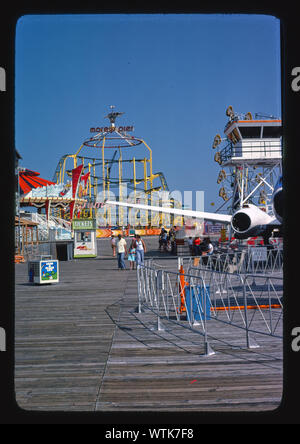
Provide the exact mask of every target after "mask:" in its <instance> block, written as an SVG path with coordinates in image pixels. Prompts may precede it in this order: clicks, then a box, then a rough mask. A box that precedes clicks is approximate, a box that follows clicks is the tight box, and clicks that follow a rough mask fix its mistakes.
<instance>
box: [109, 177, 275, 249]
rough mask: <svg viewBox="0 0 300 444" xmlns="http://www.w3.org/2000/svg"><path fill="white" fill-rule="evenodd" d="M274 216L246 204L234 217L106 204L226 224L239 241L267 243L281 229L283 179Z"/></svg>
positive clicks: (135, 205) (129, 204)
mask: <svg viewBox="0 0 300 444" xmlns="http://www.w3.org/2000/svg"><path fill="white" fill-rule="evenodd" d="M272 203H273V211H274V215H275V217H274V216H270V215H269V214H267V213H266V212H265V211H262V210H261V209H259V208H258V207H257V206H256V205H253V204H250V203H249V204H245V205H243V207H242V208H240V209H239V210H237V211H236V212H235V213H234V214H233V215H229V214H218V213H207V212H205V211H194V210H183V209H178V208H165V207H160V206H152V205H143V204H134V203H128V202H118V201H110V200H106V201H105V202H104V204H109V205H118V206H122V207H130V208H138V209H140V210H150V211H157V212H160V213H167V214H176V215H181V216H188V217H195V218H198V219H205V220H210V221H214V222H221V223H224V224H231V227H232V230H233V234H234V237H235V238H237V239H247V238H249V237H252V236H263V237H264V239H265V243H267V240H268V238H269V237H270V236H271V233H272V231H273V230H274V228H280V226H281V224H282V213H283V195H282V178H281V177H280V179H279V181H278V182H277V184H276V186H275V188H274V192H273V196H272Z"/></svg>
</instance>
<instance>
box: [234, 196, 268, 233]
mask: <svg viewBox="0 0 300 444" xmlns="http://www.w3.org/2000/svg"><path fill="white" fill-rule="evenodd" d="M273 219H274V218H272V217H271V216H269V215H268V214H267V213H265V212H264V211H262V210H260V209H259V208H257V207H256V206H255V205H253V204H248V205H245V206H244V207H243V208H241V209H240V210H238V211H237V212H236V213H235V214H234V215H233V216H232V220H231V226H232V228H233V231H234V236H235V237H236V238H237V239H247V238H248V237H251V236H259V235H260V234H262V233H263V232H264V230H265V226H266V225H267V224H269V223H270V222H271V221H272V220H273Z"/></svg>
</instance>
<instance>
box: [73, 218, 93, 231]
mask: <svg viewBox="0 0 300 444" xmlns="http://www.w3.org/2000/svg"><path fill="white" fill-rule="evenodd" d="M72 229H73V230H95V229H96V220H95V219H73V220H72Z"/></svg>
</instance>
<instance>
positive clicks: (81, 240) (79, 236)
mask: <svg viewBox="0 0 300 444" xmlns="http://www.w3.org/2000/svg"><path fill="white" fill-rule="evenodd" d="M72 229H73V230H74V258H75V259H76V258H82V257H97V240H96V219H73V221H72Z"/></svg>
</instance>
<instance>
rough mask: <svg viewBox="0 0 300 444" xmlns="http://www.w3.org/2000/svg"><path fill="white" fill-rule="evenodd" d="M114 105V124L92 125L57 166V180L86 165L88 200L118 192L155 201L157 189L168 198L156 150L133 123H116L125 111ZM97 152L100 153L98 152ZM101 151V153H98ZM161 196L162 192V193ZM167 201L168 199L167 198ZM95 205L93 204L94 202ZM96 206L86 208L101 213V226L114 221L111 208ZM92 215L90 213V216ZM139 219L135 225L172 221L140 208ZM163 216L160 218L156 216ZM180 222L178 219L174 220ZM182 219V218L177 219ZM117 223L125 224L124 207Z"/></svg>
mask: <svg viewBox="0 0 300 444" xmlns="http://www.w3.org/2000/svg"><path fill="white" fill-rule="evenodd" d="M114 108H115V107H114V106H110V109H111V111H110V113H109V114H108V115H107V116H105V117H106V118H108V119H109V121H110V125H109V126H103V127H93V128H90V133H92V137H90V138H88V139H86V140H85V141H83V143H82V144H81V145H80V147H79V149H78V150H77V151H76V152H75V153H74V154H64V155H63V156H62V157H61V158H60V160H59V162H58V164H57V167H56V169H55V172H54V175H53V179H52V180H53V182H55V183H57V184H58V183H65V182H68V180H70V179H71V176H72V169H74V168H76V167H77V166H78V165H83V173H82V174H86V173H90V174H89V177H88V195H87V197H88V201H89V203H92V204H93V203H95V202H97V201H102V202H103V201H104V200H105V199H107V198H110V199H111V198H112V196H118V198H119V200H121V201H122V200H125V199H128V198H129V199H133V201H134V202H136V201H139V200H140V199H141V198H143V199H144V202H145V199H146V200H147V203H148V202H149V203H150V202H152V200H153V199H154V195H155V193H157V192H161V191H162V192H166V193H165V196H166V197H165V199H169V198H168V191H169V188H168V184H167V181H166V178H165V176H164V174H163V173H162V172H157V173H153V167H152V150H151V148H150V147H149V146H148V145H147V143H146V142H145V141H144V140H143V139H141V138H138V137H135V136H133V135H131V134H129V133H130V132H132V131H133V126H116V124H115V121H116V118H117V117H119V116H120V115H122V114H124V113H120V112H115V111H114ZM94 153H97V154H95V155H94ZM98 153H99V154H98ZM160 198H161V194H160ZM164 203H166V202H164ZM169 204H170V205H171V206H173V205H176V202H174V199H172V198H171V199H169ZM91 207H92V205H91ZM94 211H95V209H94V208H89V209H87V210H85V212H86V213H89V215H90V216H93V217H97V221H98V225H99V226H111V225H114V221H113V220H112V217H111V209H107V210H101V209H98V210H97V211H96V213H97V214H93V213H94ZM87 217H88V216H87ZM135 217H136V218H137V219H138V223H135V226H138V225H140V226H148V227H150V226H151V225H153V224H154V225H155V226H161V225H169V224H170V220H168V221H166V220H165V219H166V215H162V214H161V215H158V214H157V215H154V216H153V215H152V216H151V221H150V215H148V212H145V213H144V214H142V212H140V214H139V212H136V214H135ZM155 217H156V218H159V220H155ZM172 222H173V223H176V220H175V221H174V220H172ZM177 222H178V221H177ZM117 225H119V226H123V225H126V222H125V223H124V215H123V209H120V210H119V212H118V217H117Z"/></svg>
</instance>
